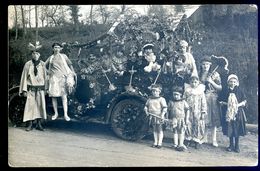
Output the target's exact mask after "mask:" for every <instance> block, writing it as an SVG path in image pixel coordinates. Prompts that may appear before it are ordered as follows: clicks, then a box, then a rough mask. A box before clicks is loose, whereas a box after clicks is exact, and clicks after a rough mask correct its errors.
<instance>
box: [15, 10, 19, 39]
mask: <svg viewBox="0 0 260 171" xmlns="http://www.w3.org/2000/svg"><path fill="white" fill-rule="evenodd" d="M14 12H15V40H17V38H18V17H17V9H16V5H14Z"/></svg>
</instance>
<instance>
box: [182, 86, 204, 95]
mask: <svg viewBox="0 0 260 171" xmlns="http://www.w3.org/2000/svg"><path fill="white" fill-rule="evenodd" d="M184 88H185V91H186V92H187V93H189V94H193V95H200V94H203V93H204V91H205V85H204V84H199V85H198V87H195V88H193V87H191V86H190V84H185V85H184Z"/></svg>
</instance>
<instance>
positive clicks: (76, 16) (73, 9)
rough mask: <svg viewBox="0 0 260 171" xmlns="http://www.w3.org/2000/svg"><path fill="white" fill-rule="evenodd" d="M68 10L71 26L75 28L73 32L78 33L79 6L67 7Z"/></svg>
mask: <svg viewBox="0 0 260 171" xmlns="http://www.w3.org/2000/svg"><path fill="white" fill-rule="evenodd" d="M69 9H70V15H71V20H72V22H73V25H74V27H75V31H76V32H78V31H79V16H80V15H79V14H78V13H79V6H78V5H69Z"/></svg>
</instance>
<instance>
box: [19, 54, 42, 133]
mask: <svg viewBox="0 0 260 171" xmlns="http://www.w3.org/2000/svg"><path fill="white" fill-rule="evenodd" d="M39 57H40V53H39V52H36V51H32V60H29V61H28V62H26V63H25V65H24V68H23V72H22V76H21V81H20V88H19V94H20V95H23V96H25V97H27V99H26V104H25V108H24V116H23V122H28V127H27V128H26V131H30V130H32V124H33V121H34V120H35V119H37V127H36V128H37V129H39V130H41V131H43V130H44V129H43V127H42V125H41V119H42V118H43V119H46V118H47V115H46V104H45V88H46V87H45V83H46V70H45V65H44V62H43V61H41V60H39Z"/></svg>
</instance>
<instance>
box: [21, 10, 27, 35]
mask: <svg viewBox="0 0 260 171" xmlns="http://www.w3.org/2000/svg"><path fill="white" fill-rule="evenodd" d="M20 7H21V13H22V25H23V39H25V36H26V34H27V30H26V26H25V19H24V10H23V6H22V5H21V6H20Z"/></svg>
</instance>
